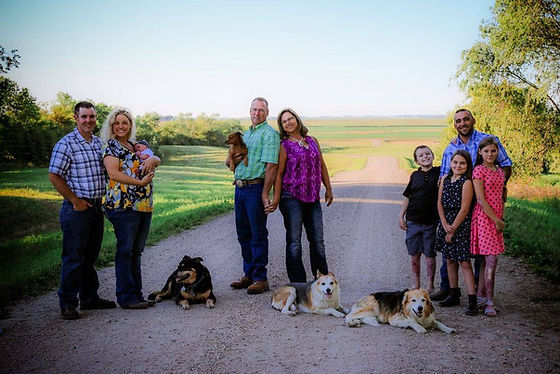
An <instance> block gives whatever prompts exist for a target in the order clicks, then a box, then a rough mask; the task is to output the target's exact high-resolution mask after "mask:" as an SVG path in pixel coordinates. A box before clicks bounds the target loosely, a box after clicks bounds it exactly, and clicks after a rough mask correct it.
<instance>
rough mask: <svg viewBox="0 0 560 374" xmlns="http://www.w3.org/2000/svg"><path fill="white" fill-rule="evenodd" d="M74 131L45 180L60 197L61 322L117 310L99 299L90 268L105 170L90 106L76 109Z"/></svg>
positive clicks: (58, 147)
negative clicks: (87, 312) (84, 313)
mask: <svg viewBox="0 0 560 374" xmlns="http://www.w3.org/2000/svg"><path fill="white" fill-rule="evenodd" d="M74 120H75V121H76V128H75V129H74V131H72V132H71V133H69V134H67V135H66V136H64V137H63V138H62V139H60V140H59V141H58V143H56V144H55V146H54V148H53V152H52V155H51V160H50V163H49V180H50V181H51V183H52V184H53V186H54V188H55V189H56V190H57V191H58V193H60V194H61V195H62V197H64V201H63V202H62V207H61V208H60V226H61V228H62V265H61V267H60V288H59V290H58V298H59V303H60V311H61V316H62V318H63V319H69V320H72V319H78V318H80V314H79V313H78V312H77V311H76V308H77V306H78V297H77V296H78V294H79V295H80V309H82V310H84V309H110V308H115V307H116V305H115V303H114V302H113V301H109V300H104V299H101V298H100V297H99V295H98V294H97V290H98V288H99V280H98V278H97V272H96V270H95V268H94V264H95V261H96V260H97V257H98V256H99V250H100V249H101V240H102V239H103V212H102V211H101V197H102V196H103V195H104V194H105V184H106V177H105V169H104V167H103V164H102V160H101V155H102V153H101V139H99V138H98V137H97V136H95V135H93V131H94V130H95V126H96V120H97V116H96V113H95V107H94V106H93V104H91V103H90V102H87V101H82V102H79V103H78V104H76V106H75V107H74Z"/></svg>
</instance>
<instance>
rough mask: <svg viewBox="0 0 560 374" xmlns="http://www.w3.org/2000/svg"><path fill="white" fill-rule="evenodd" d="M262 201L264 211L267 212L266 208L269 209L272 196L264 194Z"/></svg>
mask: <svg viewBox="0 0 560 374" xmlns="http://www.w3.org/2000/svg"><path fill="white" fill-rule="evenodd" d="M261 200H262V203H263V206H264V210H265V212H266V207H268V206H269V205H270V196H268V194H267V193H264V192H263V194H262V195H261Z"/></svg>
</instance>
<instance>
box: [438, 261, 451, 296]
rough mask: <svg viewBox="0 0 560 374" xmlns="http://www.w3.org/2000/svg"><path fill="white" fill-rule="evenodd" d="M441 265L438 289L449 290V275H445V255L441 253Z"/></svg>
mask: <svg viewBox="0 0 560 374" xmlns="http://www.w3.org/2000/svg"><path fill="white" fill-rule="evenodd" d="M441 261H442V264H441V267H440V268H439V275H440V276H441V283H440V284H439V288H440V290H449V287H451V286H450V285H449V275H447V257H445V256H444V255H443V253H442V254H441Z"/></svg>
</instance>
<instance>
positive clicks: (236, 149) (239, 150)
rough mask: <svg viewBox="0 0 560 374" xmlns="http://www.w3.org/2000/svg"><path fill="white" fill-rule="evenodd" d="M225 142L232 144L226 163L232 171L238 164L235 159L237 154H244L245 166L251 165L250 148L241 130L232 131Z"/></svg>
mask: <svg viewBox="0 0 560 374" xmlns="http://www.w3.org/2000/svg"><path fill="white" fill-rule="evenodd" d="M225 143H226V144H229V146H230V147H229V151H228V156H227V159H226V164H227V165H229V170H230V171H235V167H236V166H237V165H236V164H235V160H234V156H235V155H242V156H243V163H244V164H245V166H247V165H249V159H248V157H247V155H248V154H249V150H248V149H247V146H246V145H245V142H244V141H243V135H242V134H241V133H240V132H232V133H231V134H229V136H228V138H227V140H226V141H225Z"/></svg>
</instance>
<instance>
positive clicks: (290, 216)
mask: <svg viewBox="0 0 560 374" xmlns="http://www.w3.org/2000/svg"><path fill="white" fill-rule="evenodd" d="M280 212H282V216H283V217H284V227H285V228H286V270H287V271H288V278H289V279H290V282H307V275H306V274H305V268H304V266H303V261H302V259H301V255H302V253H301V252H302V250H301V232H302V224H303V226H304V227H305V233H306V234H307V240H308V241H309V255H310V259H311V272H312V273H313V276H314V277H315V276H316V275H317V270H320V271H321V274H327V273H328V272H329V270H328V267H327V258H326V255H325V243H324V241H323V211H322V210H321V203H320V202H319V201H316V202H314V203H305V202H303V201H300V200H298V199H296V198H294V197H293V196H292V195H290V193H288V192H286V191H282V198H281V199H280Z"/></svg>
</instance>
